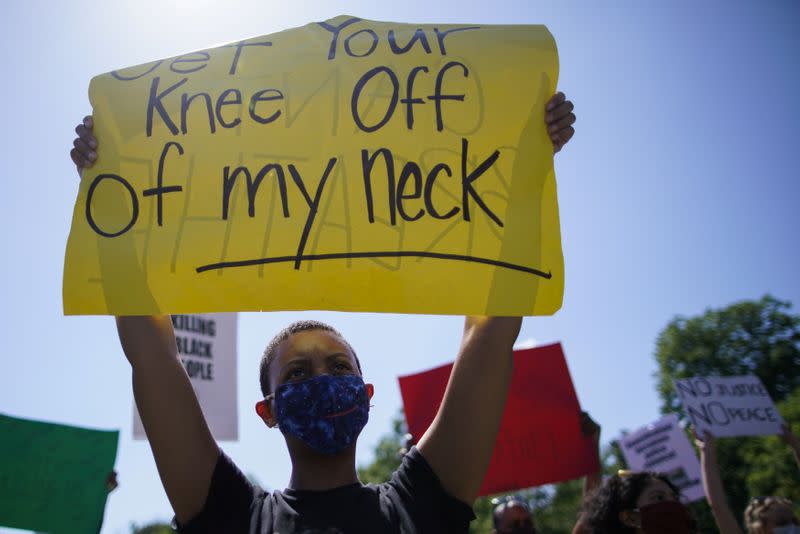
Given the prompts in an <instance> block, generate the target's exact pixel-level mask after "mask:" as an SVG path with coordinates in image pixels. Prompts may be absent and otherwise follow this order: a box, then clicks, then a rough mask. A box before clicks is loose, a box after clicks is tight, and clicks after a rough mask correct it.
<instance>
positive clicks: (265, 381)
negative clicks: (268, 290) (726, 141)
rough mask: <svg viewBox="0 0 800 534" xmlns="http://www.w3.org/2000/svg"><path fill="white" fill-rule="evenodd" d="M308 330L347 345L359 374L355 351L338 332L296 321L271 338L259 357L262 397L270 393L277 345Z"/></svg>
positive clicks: (310, 322) (359, 365)
mask: <svg viewBox="0 0 800 534" xmlns="http://www.w3.org/2000/svg"><path fill="white" fill-rule="evenodd" d="M309 330H323V331H325V332H330V333H331V334H333V335H335V336H337V337H339V338H340V339H341V340H342V341H343V342H344V344H345V345H347V348H348V349H350V352H352V353H353V357H354V358H355V359H356V365H357V366H358V372H359V373H361V362H360V361H358V356H357V355H356V351H355V350H353V347H352V346H351V345H350V343H348V342H347V340H346V339H345V338H344V336H343V335H342V334H340V333H339V331H338V330H336V329H335V328H334V327H332V326H331V325H329V324H326V323H323V322H321V321H296V322H294V323H292V324H290V325H289V326H287V327H286V328H284V329H283V330H281V331H280V332H278V333H277V334H276V335H275V337H273V338H272V341H270V342H269V343H268V344H267V348H266V349H264V355H263V356H262V357H261V369H260V373H259V379H260V381H261V393H262V394H263V395H264V397H266V396H267V395H269V394H270V393H271V392H272V391H271V388H270V385H269V368H270V366H271V365H272V361H273V360H274V359H275V357H276V356H277V354H278V345H280V344H281V343H283V342H284V341H286V340H287V339H289V338H290V337H291V336H293V335H294V334H297V333H299V332H307V331H309Z"/></svg>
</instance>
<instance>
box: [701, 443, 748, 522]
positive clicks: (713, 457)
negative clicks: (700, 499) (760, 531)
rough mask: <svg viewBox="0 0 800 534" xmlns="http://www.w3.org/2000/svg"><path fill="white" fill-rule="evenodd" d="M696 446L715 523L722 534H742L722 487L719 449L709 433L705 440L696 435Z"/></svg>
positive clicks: (704, 486)
mask: <svg viewBox="0 0 800 534" xmlns="http://www.w3.org/2000/svg"><path fill="white" fill-rule="evenodd" d="M694 441H695V444H697V448H698V449H699V450H700V470H701V471H702V473H703V490H704V491H705V494H706V499H708V505H709V506H710V507H711V513H712V514H714V521H716V522H717V528H718V529H719V531H720V532H721V534H742V529H741V528H740V527H739V523H738V522H737V521H736V517H734V515H733V512H732V511H731V509H730V507H729V506H728V501H727V497H726V496H725V488H724V487H723V485H722V477H721V476H720V474H719V465H718V464H717V447H716V442H715V440H714V436H712V435H711V434H710V433H709V432H706V433H705V434H704V435H703V439H702V440H701V439H698V438H697V436H696V435H695V440H694Z"/></svg>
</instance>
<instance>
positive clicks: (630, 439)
mask: <svg viewBox="0 0 800 534" xmlns="http://www.w3.org/2000/svg"><path fill="white" fill-rule="evenodd" d="M619 443H620V447H621V448H622V454H623V455H624V456H625V462H626V463H627V464H628V468H630V469H632V470H634V471H656V472H658V473H664V474H665V475H667V476H668V477H669V479H670V481H672V483H673V484H675V486H676V487H677V488H678V489H679V490H681V495H682V496H683V498H684V499H686V500H687V501H690V502H691V501H697V500H700V499H702V498H703V497H704V496H705V494H704V493H703V481H702V479H701V476H700V462H699V461H698V460H697V455H696V454H695V452H694V449H693V448H692V445H691V444H690V443H689V439H688V438H687V437H686V433H685V432H684V431H683V429H682V428H681V426H680V424H679V423H678V416H677V415H676V414H674V413H673V414H669V415H665V416H664V417H662V418H661V419H659V420H658V421H655V422H654V423H651V424H649V425H647V426H645V427H642V428H640V429H638V430H636V431H635V432H632V433H630V434H628V435H627V436H625V437H623V438H622V439H621V440H619Z"/></svg>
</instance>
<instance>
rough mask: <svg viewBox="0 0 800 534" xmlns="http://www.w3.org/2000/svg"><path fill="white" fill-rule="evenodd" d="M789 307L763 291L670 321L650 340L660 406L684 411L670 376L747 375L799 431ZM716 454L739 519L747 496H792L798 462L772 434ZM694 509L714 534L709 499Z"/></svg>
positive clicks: (796, 337) (799, 381)
mask: <svg viewBox="0 0 800 534" xmlns="http://www.w3.org/2000/svg"><path fill="white" fill-rule="evenodd" d="M790 309H791V305H790V304H789V303H788V302H783V301H780V300H777V299H775V298H773V297H770V296H765V297H763V298H762V299H760V300H758V301H745V302H739V303H735V304H732V305H731V306H728V307H727V308H723V309H719V310H707V311H706V312H705V313H703V314H702V315H700V316H697V317H688V318H687V317H677V318H675V319H673V320H672V321H671V322H670V323H669V324H668V325H667V327H666V328H665V329H664V330H663V331H662V332H661V334H660V335H659V337H658V340H657V342H656V361H657V363H658V371H657V372H656V379H657V381H658V392H659V395H660V397H661V401H662V405H661V411H662V412H663V413H669V412H678V413H681V414H682V408H681V406H680V400H679V398H678V397H677V395H676V394H675V391H674V390H673V386H672V380H673V379H675V378H687V377H692V376H715V375H716V376H734V375H750V374H752V375H756V376H758V377H759V378H760V379H761V381H762V382H763V383H764V386H765V387H766V388H767V390H768V391H769V393H770V396H771V397H772V398H773V400H775V401H776V403H777V404H778V408H779V410H780V411H781V414H782V415H783V417H784V419H785V420H786V421H787V422H788V423H790V424H792V425H793V428H794V429H795V431H800V428H798V427H799V426H800V317H799V316H797V315H793V314H791V313H790ZM717 454H718V459H719V465H720V470H721V472H722V477H723V483H724V485H725V489H726V492H727V494H728V502H729V504H730V506H731V508H732V509H733V510H734V513H735V514H737V516H738V517H740V518H741V517H742V514H743V512H744V508H745V507H746V506H747V503H748V501H749V499H750V497H751V496H752V495H784V496H786V497H789V498H792V499H797V498H798V492H799V491H800V489H798V485H799V484H798V482H799V480H798V471H797V466H796V465H795V463H794V461H793V460H792V458H791V455H790V451H789V450H788V447H787V446H786V445H785V444H784V443H783V442H781V441H779V440H778V438H772V437H769V438H726V439H721V440H719V441H718V442H717ZM692 508H693V512H694V513H695V517H696V518H697V519H698V522H699V523H700V528H701V532H715V528H714V526H713V525H714V523H713V518H712V517H711V514H710V510H709V509H708V506H707V504H706V503H705V502H701V503H695V504H694V505H693V506H692Z"/></svg>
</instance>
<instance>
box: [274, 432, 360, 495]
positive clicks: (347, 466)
mask: <svg viewBox="0 0 800 534" xmlns="http://www.w3.org/2000/svg"><path fill="white" fill-rule="evenodd" d="M289 456H290V457H291V459H292V477H291V479H290V480H289V487H290V488H291V489H296V490H308V491H324V490H329V489H333V488H338V487H341V486H347V485H349V484H357V483H358V474H357V473H356V447H355V445H353V446H352V447H350V448H348V449H346V450H344V451H342V452H341V453H339V454H335V455H333V456H325V455H322V454H319V453H317V452H315V451H313V450H311V449H310V448H309V447H308V446H307V445H305V444H304V443H303V444H298V445H297V446H291V445H290V446H289Z"/></svg>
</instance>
